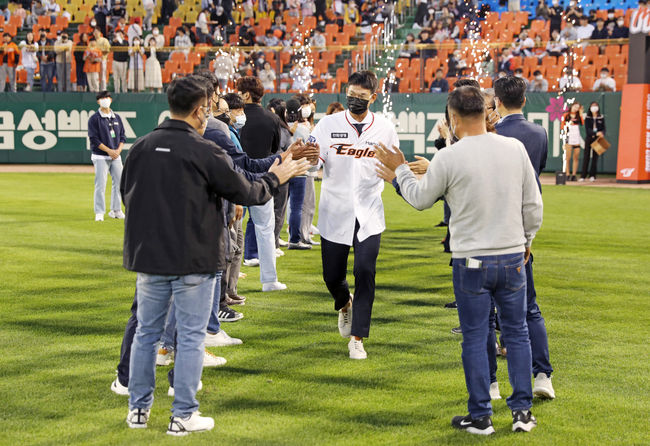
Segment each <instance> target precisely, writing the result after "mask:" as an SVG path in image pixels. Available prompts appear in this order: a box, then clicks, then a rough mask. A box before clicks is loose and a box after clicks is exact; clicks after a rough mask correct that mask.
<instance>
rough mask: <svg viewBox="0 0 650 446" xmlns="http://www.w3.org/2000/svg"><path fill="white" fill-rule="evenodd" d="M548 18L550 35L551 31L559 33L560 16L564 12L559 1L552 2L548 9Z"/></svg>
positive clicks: (560, 26) (560, 25)
mask: <svg viewBox="0 0 650 446" xmlns="http://www.w3.org/2000/svg"><path fill="white" fill-rule="evenodd" d="M548 13H549V17H550V25H549V26H550V32H551V34H552V33H553V31H557V32H560V31H561V28H562V15H563V14H564V10H563V9H562V7H561V6H560V2H559V0H553V6H551V7H550V8H549V9H548Z"/></svg>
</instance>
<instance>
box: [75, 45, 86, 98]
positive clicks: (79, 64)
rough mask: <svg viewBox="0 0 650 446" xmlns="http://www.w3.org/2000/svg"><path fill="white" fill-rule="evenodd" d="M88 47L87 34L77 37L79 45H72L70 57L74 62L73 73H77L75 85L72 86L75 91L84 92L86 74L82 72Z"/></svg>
mask: <svg viewBox="0 0 650 446" xmlns="http://www.w3.org/2000/svg"><path fill="white" fill-rule="evenodd" d="M87 46H88V34H86V33H81V34H80V35H79V43H77V44H76V45H74V48H73V50H72V56H73V57H74V61H75V71H76V73H77V83H76V85H74V87H75V89H76V90H77V91H86V87H87V86H88V80H87V79H86V72H85V71H84V53H85V52H86V48H85V47H87Z"/></svg>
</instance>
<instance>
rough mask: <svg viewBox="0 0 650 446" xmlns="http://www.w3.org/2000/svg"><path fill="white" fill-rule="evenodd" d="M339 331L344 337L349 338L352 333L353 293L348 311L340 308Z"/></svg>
mask: <svg viewBox="0 0 650 446" xmlns="http://www.w3.org/2000/svg"><path fill="white" fill-rule="evenodd" d="M339 333H340V334H341V337H344V338H349V337H350V335H351V334H352V295H350V306H349V307H348V308H347V309H346V311H343V309H340V310H339Z"/></svg>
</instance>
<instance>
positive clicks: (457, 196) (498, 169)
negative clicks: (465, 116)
mask: <svg viewBox="0 0 650 446" xmlns="http://www.w3.org/2000/svg"><path fill="white" fill-rule="evenodd" d="M396 174H397V181H398V183H399V186H400V189H401V193H402V196H403V197H404V199H405V200H406V201H407V202H409V204H411V206H413V207H414V208H416V209H419V210H423V209H427V208H430V207H431V206H433V204H434V203H435V202H436V200H438V198H440V197H442V196H443V195H444V196H445V198H446V199H447V203H448V204H449V207H450V208H451V219H450V221H449V231H450V232H451V234H452V237H451V251H452V257H453V258H465V257H475V256H492V255H503V254H513V253H519V252H524V250H525V247H530V245H531V243H532V241H533V238H534V237H535V233H536V232H537V231H538V230H539V228H540V226H541V225H542V212H543V209H542V208H543V205H542V196H541V194H540V192H539V189H538V186H537V181H536V180H535V171H534V170H533V166H532V165H531V163H530V159H529V158H528V154H527V153H526V149H524V145H523V144H522V143H521V142H519V141H518V140H516V139H514V138H508V137H505V136H500V135H496V134H494V133H486V134H483V135H478V136H466V137H464V138H463V139H461V140H460V141H458V142H457V143H455V144H453V145H451V146H449V147H447V148H446V149H445V150H442V151H440V152H438V153H437V154H436V155H435V157H434V158H433V160H432V161H431V164H430V165H429V168H428V170H427V172H426V173H425V174H424V176H423V177H422V178H421V179H420V180H419V181H418V180H417V179H416V177H415V175H414V174H413V173H412V172H411V171H410V170H409V168H408V166H407V165H402V166H399V167H398V168H397V170H396Z"/></svg>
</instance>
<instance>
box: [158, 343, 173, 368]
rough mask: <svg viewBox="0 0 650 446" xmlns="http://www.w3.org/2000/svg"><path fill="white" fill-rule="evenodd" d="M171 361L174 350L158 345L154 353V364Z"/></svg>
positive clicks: (167, 363) (164, 363)
mask: <svg viewBox="0 0 650 446" xmlns="http://www.w3.org/2000/svg"><path fill="white" fill-rule="evenodd" d="M172 362H174V351H173V350H167V349H166V348H165V347H160V348H159V349H158V354H157V355H156V365H169V364H171V363H172Z"/></svg>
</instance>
